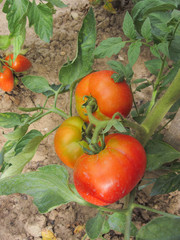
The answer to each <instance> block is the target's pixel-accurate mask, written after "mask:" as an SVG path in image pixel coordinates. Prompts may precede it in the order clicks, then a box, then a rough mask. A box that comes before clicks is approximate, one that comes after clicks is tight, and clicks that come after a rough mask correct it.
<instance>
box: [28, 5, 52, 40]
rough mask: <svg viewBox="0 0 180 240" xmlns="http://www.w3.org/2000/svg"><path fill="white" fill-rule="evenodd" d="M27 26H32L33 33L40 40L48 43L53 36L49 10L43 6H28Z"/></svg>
mask: <svg viewBox="0 0 180 240" xmlns="http://www.w3.org/2000/svg"><path fill="white" fill-rule="evenodd" d="M28 19H29V25H30V26H32V25H34V31H35V33H36V34H37V35H38V36H39V37H40V39H41V40H43V41H45V42H49V41H50V38H51V37H52V34H53V18H52V11H51V9H50V8H49V7H48V6H46V5H45V4H42V3H40V4H38V5H36V3H35V1H33V3H31V4H30V6H29V11H28Z"/></svg>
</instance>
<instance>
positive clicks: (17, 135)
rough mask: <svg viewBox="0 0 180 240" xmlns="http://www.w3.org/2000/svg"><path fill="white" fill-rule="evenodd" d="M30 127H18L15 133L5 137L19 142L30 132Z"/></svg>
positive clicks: (26, 125) (27, 125)
mask: <svg viewBox="0 0 180 240" xmlns="http://www.w3.org/2000/svg"><path fill="white" fill-rule="evenodd" d="M28 127H29V124H25V125H23V126H18V127H17V128H16V129H15V130H14V131H13V132H10V133H8V134H5V135H4V136H5V137H6V138H7V139H8V140H18V139H20V138H22V137H23V136H24V134H25V133H26V132H27V130H28Z"/></svg>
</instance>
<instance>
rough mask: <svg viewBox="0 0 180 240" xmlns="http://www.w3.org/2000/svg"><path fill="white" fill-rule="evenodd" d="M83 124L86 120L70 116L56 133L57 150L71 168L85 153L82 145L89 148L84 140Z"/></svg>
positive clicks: (55, 144)
mask: <svg viewBox="0 0 180 240" xmlns="http://www.w3.org/2000/svg"><path fill="white" fill-rule="evenodd" d="M83 126H84V122H83V120H82V119H81V118H80V117H70V118H68V119H67V120H65V121H64V122H63V123H62V125H61V126H60V127H59V128H58V130H57V131H56V134H55V138H54V147H55V151H56V153H57V155H58V157H59V158H60V159H61V161H62V162H63V163H64V164H66V165H67V166H68V167H71V168H73V167H74V164H75V162H76V160H77V159H78V157H80V156H81V155H82V154H83V153H84V152H83V149H82V147H81V146H83V147H86V148H88V144H87V143H86V142H85V141H84V140H82V128H83Z"/></svg>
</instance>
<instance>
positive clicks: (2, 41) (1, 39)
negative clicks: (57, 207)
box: [0, 35, 11, 50]
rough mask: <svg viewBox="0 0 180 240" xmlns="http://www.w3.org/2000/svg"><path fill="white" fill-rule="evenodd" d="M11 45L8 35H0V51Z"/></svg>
mask: <svg viewBox="0 0 180 240" xmlns="http://www.w3.org/2000/svg"><path fill="white" fill-rule="evenodd" d="M10 44H11V39H10V37H9V35H0V49H1V50H6V49H7V48H8V47H9V46H10Z"/></svg>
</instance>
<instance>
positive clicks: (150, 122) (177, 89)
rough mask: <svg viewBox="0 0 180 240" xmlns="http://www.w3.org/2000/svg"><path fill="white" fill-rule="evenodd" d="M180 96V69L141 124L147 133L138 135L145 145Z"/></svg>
mask: <svg viewBox="0 0 180 240" xmlns="http://www.w3.org/2000/svg"><path fill="white" fill-rule="evenodd" d="M179 98H180V70H179V71H178V73H177V75H176V77H175V78H174V80H173V82H172V83H171V85H170V86H169V88H168V89H167V91H166V92H165V94H164V95H163V96H162V97H161V98H160V99H159V100H158V102H157V103H156V105H155V106H154V107H153V109H152V110H151V111H150V112H149V113H148V115H147V116H146V118H145V120H144V121H143V122H142V124H141V126H142V127H144V128H145V131H146V134H144V135H143V136H138V138H139V139H140V141H141V142H142V143H143V145H145V144H146V143H147V141H148V140H149V138H150V137H151V136H152V134H153V133H154V131H155V130H156V128H157V127H158V126H159V125H160V123H161V121H162V119H163V118H164V116H165V115H166V113H167V112H168V111H169V109H170V108H171V107H172V105H173V104H174V103H175V102H176V101H177V100H178V99H179Z"/></svg>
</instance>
